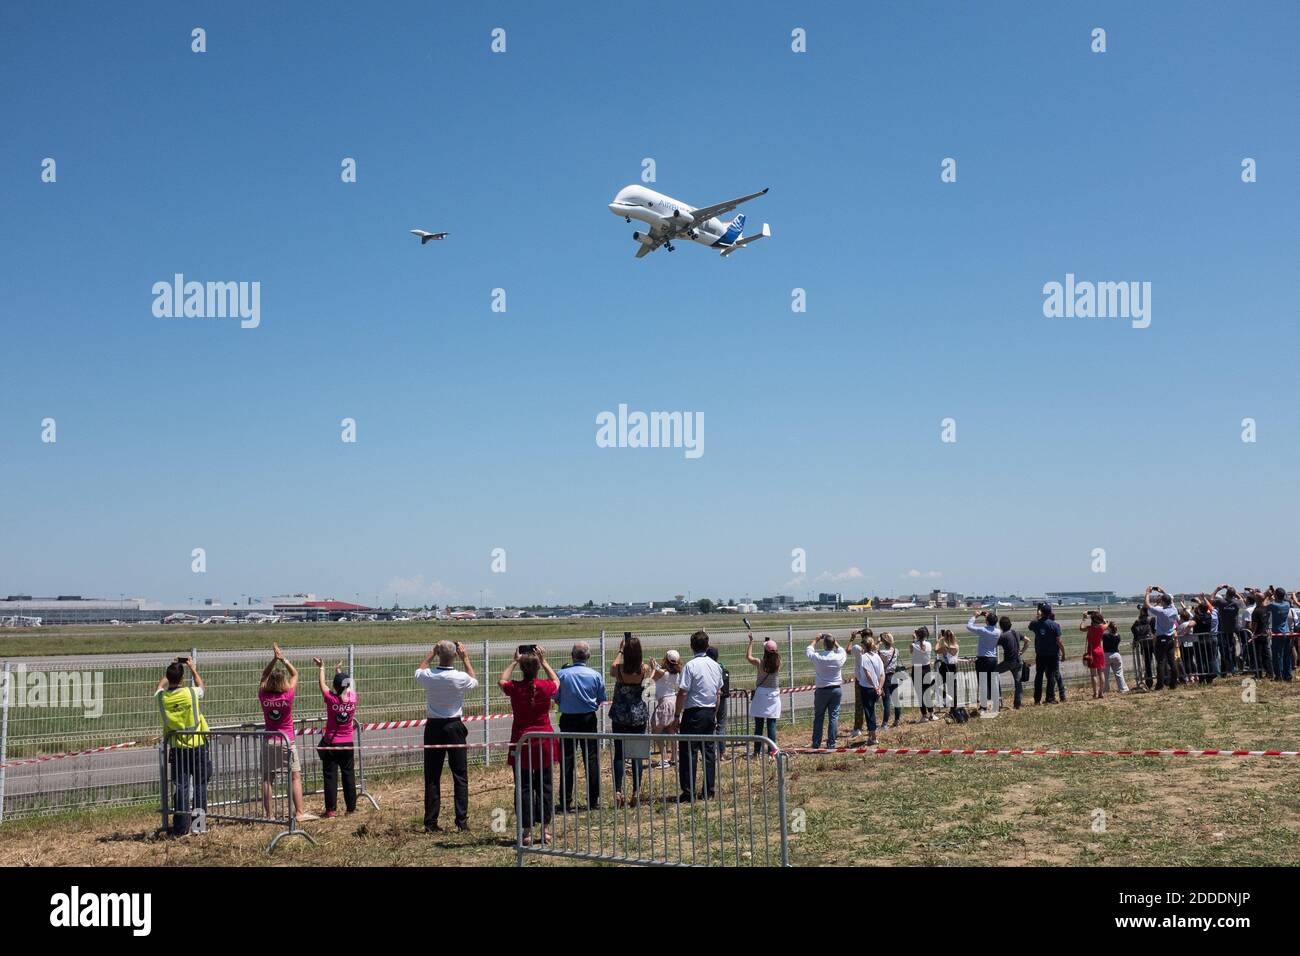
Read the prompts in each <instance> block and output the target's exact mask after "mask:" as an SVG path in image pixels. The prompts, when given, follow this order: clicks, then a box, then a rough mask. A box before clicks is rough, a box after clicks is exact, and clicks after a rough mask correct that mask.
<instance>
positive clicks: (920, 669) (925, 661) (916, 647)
mask: <svg viewBox="0 0 1300 956" xmlns="http://www.w3.org/2000/svg"><path fill="white" fill-rule="evenodd" d="M932 663H933V657H932V652H931V649H930V629H929V628H928V627H924V626H922V627H918V628H917V629H916V630H915V631H913V632H912V692H913V693H914V694H915V695H916V700H917V702H918V703H919V705H920V707H921V719H920V720H918V721H917V723H918V724H919V723H921V722H923V721H926V720H938V718H937V717H935V716H934V675H933V674H931V672H930V671H931V665H932Z"/></svg>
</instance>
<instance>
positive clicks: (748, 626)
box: [740, 617, 754, 631]
mask: <svg viewBox="0 0 1300 956" xmlns="http://www.w3.org/2000/svg"><path fill="white" fill-rule="evenodd" d="M740 620H741V623H743V624H744V625H745V630H747V631H752V630H753V629H754V625H753V624H750V623H749V618H747V617H742V618H741V619H740Z"/></svg>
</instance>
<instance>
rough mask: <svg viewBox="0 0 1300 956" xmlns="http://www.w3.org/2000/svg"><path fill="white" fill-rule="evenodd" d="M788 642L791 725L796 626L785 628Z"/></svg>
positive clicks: (791, 720) (791, 717) (791, 721)
mask: <svg viewBox="0 0 1300 956" xmlns="http://www.w3.org/2000/svg"><path fill="white" fill-rule="evenodd" d="M785 637H786V642H787V643H788V644H789V645H790V653H789V655H788V656H787V659H788V660H789V661H790V723H792V724H793V723H794V625H793V624H787V625H786V626H785Z"/></svg>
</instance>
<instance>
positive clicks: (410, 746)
mask: <svg viewBox="0 0 1300 956" xmlns="http://www.w3.org/2000/svg"><path fill="white" fill-rule="evenodd" d="M511 746H514V745H513V744H511V743H509V742H508V741H504V740H502V741H498V742H496V743H489V744H362V745H361V746H360V747H352V746H345V745H341V744H340V745H335V746H332V747H331V746H329V745H328V744H322V745H321V746H318V747H317V748H316V749H317V750H350V751H351V750H487V749H489V748H490V749H497V748H500V747H511Z"/></svg>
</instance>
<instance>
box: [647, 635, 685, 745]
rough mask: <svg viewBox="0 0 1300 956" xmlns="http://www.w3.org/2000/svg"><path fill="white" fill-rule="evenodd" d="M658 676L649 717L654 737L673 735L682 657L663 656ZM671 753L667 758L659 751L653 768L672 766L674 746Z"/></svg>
mask: <svg viewBox="0 0 1300 956" xmlns="http://www.w3.org/2000/svg"><path fill="white" fill-rule="evenodd" d="M659 675H660V676H658V677H656V678H655V709H654V712H653V713H651V715H650V733H652V734H654V735H656V736H661V735H663V734H671V733H674V731H673V729H672V728H673V721H674V720H675V719H676V718H677V685H678V684H680V683H681V679H682V655H681V654H679V653H678V652H677V651H669V652H668V653H667V654H665V655H664V659H663V663H662V664H661V665H660V668H659ZM671 753H672V756H671V757H668V756H666V751H660V753H659V757H660V760H659V763H657V764H655V768H656V769H659V770H662V769H664V768H665V767H671V766H672V764H673V761H674V760H676V759H677V745H676V744H673V745H672V749H671Z"/></svg>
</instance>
